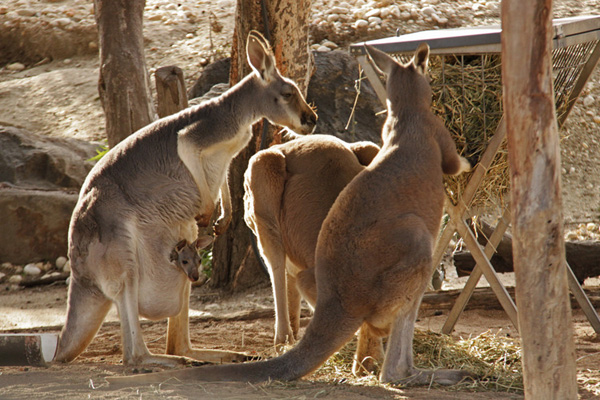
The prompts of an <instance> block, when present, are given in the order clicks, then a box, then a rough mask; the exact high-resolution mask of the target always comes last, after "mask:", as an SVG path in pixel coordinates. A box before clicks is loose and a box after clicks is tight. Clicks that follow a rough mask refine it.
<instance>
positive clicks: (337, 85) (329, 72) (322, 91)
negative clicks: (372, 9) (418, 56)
mask: <svg viewBox="0 0 600 400" xmlns="http://www.w3.org/2000/svg"><path fill="white" fill-rule="evenodd" d="M313 54H314V60H315V65H314V73H313V76H312V77H311V79H310V83H309V85H308V93H307V96H306V99H307V101H308V102H309V103H312V104H314V105H315V106H316V107H317V114H318V115H319V120H318V121H317V127H316V129H315V133H320V134H329V135H334V136H337V137H339V138H341V139H343V140H345V141H347V142H355V141H358V140H370V141H372V142H375V143H380V142H381V127H382V125H383V122H384V121H385V116H377V115H376V113H377V112H378V111H381V110H382V109H383V106H382V105H381V103H380V102H379V100H378V99H377V95H376V94H375V91H374V90H373V88H372V87H371V85H370V84H369V83H368V81H367V80H366V79H364V80H362V82H361V83H360V94H359V96H358V99H356V93H357V88H356V86H355V81H356V80H357V79H358V78H359V70H358V63H357V61H356V59H355V58H354V57H352V56H351V55H350V54H348V52H346V51H342V50H335V51H331V52H314V53H313ZM229 68H230V59H229V58H225V59H221V60H218V61H215V62H214V63H212V64H209V65H208V66H207V67H206V68H205V69H204V70H203V71H202V73H201V74H200V77H199V78H198V79H197V81H196V83H195V84H194V85H193V86H192V88H191V89H190V90H189V92H188V97H189V98H190V99H194V98H199V97H201V96H204V95H205V94H206V93H207V92H208V91H209V90H210V89H211V88H212V87H213V86H214V85H217V84H219V83H227V82H228V80H229ZM355 99H356V104H355ZM193 103H194V102H191V104H193ZM353 110H354V114H353V117H352V120H351V121H350V123H349V124H348V120H349V119H350V118H351V115H352V111H353ZM347 124H348V129H346V125H347Z"/></svg>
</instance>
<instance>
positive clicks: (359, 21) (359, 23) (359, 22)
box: [354, 19, 369, 29]
mask: <svg viewBox="0 0 600 400" xmlns="http://www.w3.org/2000/svg"><path fill="white" fill-rule="evenodd" d="M368 26H369V22H368V21H365V20H364V19H357V20H356V22H354V28H355V29H366V28H367V27H368Z"/></svg>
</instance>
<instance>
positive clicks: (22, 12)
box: [17, 8, 36, 17]
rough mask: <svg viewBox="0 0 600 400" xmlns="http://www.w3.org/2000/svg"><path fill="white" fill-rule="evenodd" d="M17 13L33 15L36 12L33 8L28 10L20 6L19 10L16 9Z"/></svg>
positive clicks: (27, 15)
mask: <svg viewBox="0 0 600 400" xmlns="http://www.w3.org/2000/svg"><path fill="white" fill-rule="evenodd" d="M17 14H19V15H20V16H22V17H33V16H34V15H35V14H36V12H35V10H29V9H27V8H22V9H20V10H17Z"/></svg>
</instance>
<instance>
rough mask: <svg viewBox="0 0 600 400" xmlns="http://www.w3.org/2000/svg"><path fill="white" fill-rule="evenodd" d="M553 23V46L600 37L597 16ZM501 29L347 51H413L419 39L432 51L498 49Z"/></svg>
mask: <svg viewBox="0 0 600 400" xmlns="http://www.w3.org/2000/svg"><path fill="white" fill-rule="evenodd" d="M552 25H553V28H554V36H553V39H554V42H555V43H554V45H555V47H557V46H562V45H568V44H569V43H571V42H572V40H566V39H567V38H574V37H576V36H582V35H586V37H589V38H591V39H594V38H596V39H600V16H595V15H584V16H577V17H569V18H558V19H555V20H553V21H552ZM501 33H502V28H501V27H500V25H489V26H481V27H473V28H453V29H436V30H428V31H422V32H415V33H409V34H405V35H400V36H394V37H388V38H383V39H376V40H370V41H367V42H361V43H356V44H353V45H351V46H350V53H351V54H354V55H362V54H365V49H364V44H365V43H366V44H368V45H370V46H374V47H376V48H378V49H379V50H381V51H385V52H386V53H393V54H396V53H412V52H414V51H415V50H416V49H417V47H418V46H419V44H420V43H422V42H427V44H429V47H430V49H431V53H432V54H445V53H446V54H450V53H454V54H456V53H500V52H501V38H500V36H501ZM583 39H585V38H583Z"/></svg>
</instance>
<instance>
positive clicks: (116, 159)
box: [55, 32, 317, 366]
mask: <svg viewBox="0 0 600 400" xmlns="http://www.w3.org/2000/svg"><path fill="white" fill-rule="evenodd" d="M246 50H247V56H248V62H249V63H250V65H251V67H252V69H253V72H252V73H251V74H249V75H248V76H246V77H245V78H244V79H242V80H241V81H240V82H239V83H238V84H237V85H235V86H234V87H232V88H231V89H230V90H228V91H227V92H225V93H224V94H223V95H221V96H219V97H217V98H214V99H212V100H210V101H207V102H204V103H202V104H200V105H197V106H194V107H190V108H188V109H186V110H183V111H181V112H179V113H177V114H175V115H173V116H170V117H166V118H163V119H160V120H158V121H156V122H154V123H152V124H151V125H149V126H147V127H145V128H142V129H141V130H140V131H138V132H136V133H134V134H132V135H131V136H130V137H128V138H127V139H125V140H124V141H123V142H121V143H120V144H118V145H117V146H115V147H114V148H113V149H112V150H111V151H109V152H108V153H107V154H106V155H105V156H104V157H103V158H102V159H101V160H100V161H99V162H98V163H97V164H96V165H95V166H94V168H93V169H92V171H91V172H90V174H89V175H88V177H87V178H86V180H85V182H84V184H83V187H82V189H81V192H80V195H79V200H78V203H77V205H76V207H75V210H74V212H73V216H72V218H71V224H70V228H69V257H70V260H71V268H72V276H71V283H70V286H69V295H68V297H69V298H68V306H67V307H68V308H67V319H66V322H65V326H64V327H63V329H62V332H61V335H60V339H59V344H58V349H57V355H56V357H55V360H57V361H64V362H68V361H71V360H73V359H74V358H75V357H77V356H78V355H79V354H80V353H81V352H82V351H84V350H85V348H86V347H87V346H88V344H89V343H90V342H91V340H92V339H93V338H94V336H95V334H96V332H97V331H98V329H99V328H100V325H101V324H102V321H103V320H104V318H105V316H106V314H107V313H108V311H109V309H110V306H111V304H112V303H115V304H116V306H117V309H118V312H119V317H120V320H121V334H122V344H123V363H124V364H125V365H144V364H155V363H158V364H163V365H167V366H172V365H177V364H180V363H184V362H185V360H186V359H185V358H183V357H180V356H186V357H190V358H194V359H198V360H204V361H213V362H222V361H236V360H243V359H245V356H244V355H242V354H238V353H233V352H226V351H216V350H202V349H193V348H192V347H191V342H190V338H189V329H188V328H189V325H188V305H189V294H190V282H189V280H188V277H187V276H186V274H185V273H184V272H183V271H182V270H180V269H179V268H172V266H170V265H169V255H170V253H171V251H172V249H173V247H174V246H175V244H176V243H177V242H179V241H180V240H181V239H186V240H187V241H188V242H190V243H191V242H192V241H193V240H194V239H195V238H196V237H197V234H198V232H197V231H198V229H197V226H196V223H195V221H194V219H195V217H196V216H199V217H198V218H197V220H198V221H199V225H200V226H206V225H208V223H209V222H208V221H209V220H210V216H211V215H212V213H213V210H214V208H215V202H216V200H217V198H218V196H219V191H220V196H221V202H222V204H223V213H222V215H221V217H220V218H219V220H218V221H217V222H216V227H215V231H217V232H219V231H222V230H223V229H225V227H226V226H227V224H228V223H229V220H230V218H231V202H230V198H229V189H228V187H227V182H226V174H227V170H228V168H229V164H230V162H231V160H232V159H233V157H234V156H235V155H236V154H237V153H238V152H239V151H241V150H242V149H243V148H244V147H245V146H246V145H247V144H248V142H249V141H250V139H251V137H252V133H251V129H250V127H251V125H252V124H253V123H255V122H256V121H258V120H259V119H261V118H267V119H269V120H270V121H271V122H272V123H274V124H276V125H282V126H286V127H288V128H290V129H292V130H294V131H296V132H298V133H302V134H307V133H311V132H312V131H313V130H314V127H315V124H316V118H317V117H316V114H315V113H314V111H313V110H312V109H311V107H310V106H309V105H308V104H306V102H305V100H304V98H303V96H302V95H301V93H300V91H299V90H298V88H297V87H296V85H295V84H294V83H293V82H292V81H290V80H289V79H286V78H284V77H282V76H281V75H280V73H279V71H278V70H277V68H276V66H275V58H274V56H273V54H272V53H271V51H270V49H269V46H268V44H267V42H266V40H265V39H264V38H263V37H262V36H261V35H260V34H259V33H257V32H251V33H250V35H249V36H248V41H247V45H246ZM182 236H183V237H182ZM165 287H168V288H169V290H164V288H165ZM140 316H144V317H146V318H149V319H154V320H156V319H162V318H167V317H168V318H169V324H168V332H167V354H166V355H155V354H151V353H150V352H149V350H148V348H147V347H146V344H145V342H144V339H143V337H142V331H141V327H140V321H139V317H140Z"/></svg>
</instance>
